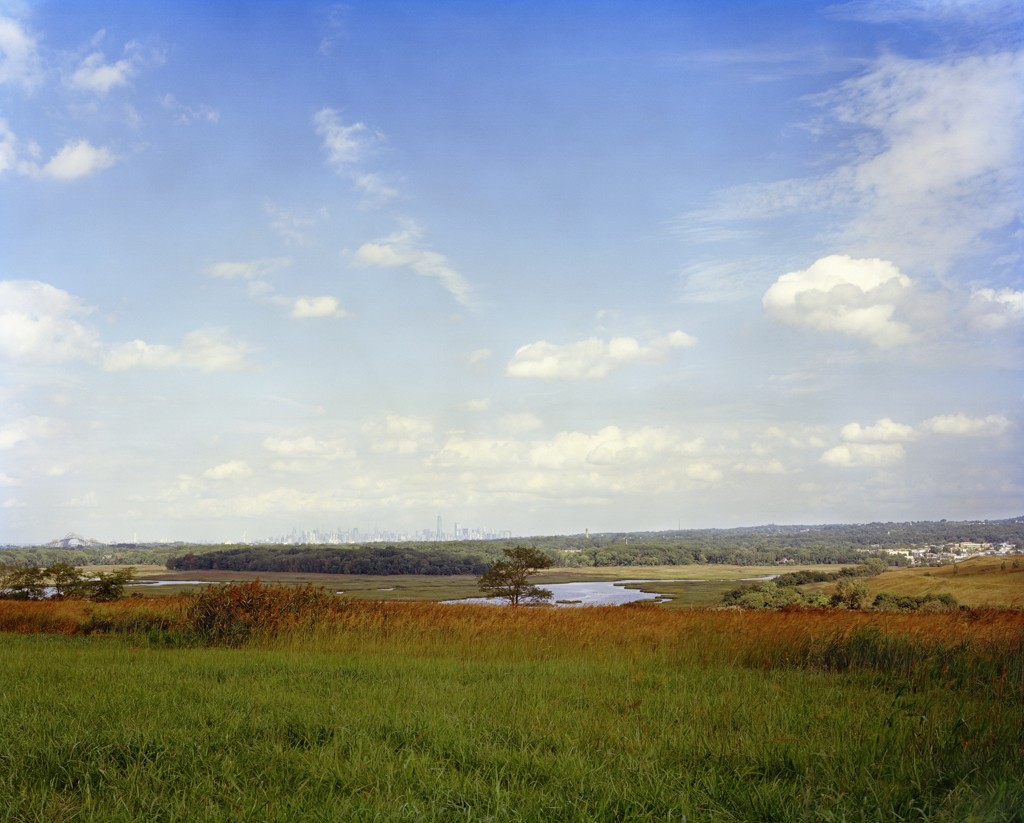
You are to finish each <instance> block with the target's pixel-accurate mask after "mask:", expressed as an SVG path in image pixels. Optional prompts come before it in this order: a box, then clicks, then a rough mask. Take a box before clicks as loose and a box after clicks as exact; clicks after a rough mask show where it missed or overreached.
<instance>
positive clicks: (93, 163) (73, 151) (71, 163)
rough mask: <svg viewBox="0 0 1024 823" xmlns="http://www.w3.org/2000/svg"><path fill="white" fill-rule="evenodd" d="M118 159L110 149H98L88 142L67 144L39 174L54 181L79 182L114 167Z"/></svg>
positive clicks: (80, 141)
mask: <svg viewBox="0 0 1024 823" xmlns="http://www.w3.org/2000/svg"><path fill="white" fill-rule="evenodd" d="M116 162H117V157H116V156H115V155H114V153H113V152H111V151H110V150H109V149H106V148H103V147H96V146H94V145H92V144H91V143H90V142H89V141H88V140H73V141H71V142H69V143H66V144H65V145H64V147H63V148H62V149H61V150H60V151H59V152H57V153H56V154H55V155H54V156H53V157H51V158H50V160H49V161H48V162H47V163H46V165H44V166H43V167H42V168H41V169H39V170H38V172H37V173H38V174H40V175H42V176H43V177H50V178H52V179H54V180H77V179H78V178H79V177H88V176H89V175H90V174H94V173H96V172H98V171H102V170H103V169H106V168H109V167H110V166H113V165H114V163H116Z"/></svg>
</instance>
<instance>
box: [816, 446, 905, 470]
mask: <svg viewBox="0 0 1024 823" xmlns="http://www.w3.org/2000/svg"><path fill="white" fill-rule="evenodd" d="M905 456H906V452H905V451H904V449H903V444H902V443H844V444H843V445H841V446H835V447H834V448H831V449H829V450H828V451H827V452H825V453H824V454H823V455H822V456H821V462H822V463H824V464H825V465H827V466H839V467H841V468H864V467H867V468H881V467H883V466H892V465H894V464H896V463H902V462H903V458H904V457H905Z"/></svg>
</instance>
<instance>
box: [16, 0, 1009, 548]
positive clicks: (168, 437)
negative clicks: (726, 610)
mask: <svg viewBox="0 0 1024 823" xmlns="http://www.w3.org/2000/svg"><path fill="white" fill-rule="evenodd" d="M1022 23H1024V19H1022V14H1021V11H1020V9H1019V7H1018V5H1017V4H1016V3H1010V2H1005V3H1004V2H1001V0H991V1H989V0H929V1H928V2H926V1H925V0H907V1H906V2H885V1H884V0H858V1H857V2H847V3H841V2H840V3H834V4H829V3H814V2H789V3H786V2H778V3H770V4H765V3H760V2H730V3H719V4H706V3H697V2H689V0H685V1H684V2H629V3H626V2H587V3H583V2H557V1H556V2H543V3H542V2H517V3H502V4H497V3H472V2H454V1H453V2H415V3H414V2H409V1H408V0H404V1H403V2H397V1H396V2H372V3H371V2H366V3H361V2H352V3H348V4H344V5H330V4H326V3H325V4H319V3H303V2H294V3H291V2H290V3H282V2H247V3H230V2H226V3H217V4H208V3H197V2H195V3H193V2H175V3H135V4H125V3H115V2H103V1H102V0H100V1H99V2H90V3H74V2H38V3H36V2H0V542H33V541H44V540H49V539H53V538H55V537H58V536H60V535H62V534H64V533H65V532H68V531H76V532H81V533H85V534H88V535H90V536H93V537H97V538H99V539H106V540H126V539H131V538H133V537H134V536H137V537H138V538H139V539H142V540H156V539H208V540H234V539H240V538H241V537H242V536H243V535H246V536H248V537H250V538H251V537H257V536H269V535H274V534H281V533H286V532H288V531H290V530H291V529H292V528H300V529H303V528H305V529H312V528H320V529H337V528H342V529H351V528H353V527H357V528H359V529H361V530H362V531H364V532H366V531H369V530H372V528H373V526H374V524H377V525H378V526H380V527H382V528H383V527H387V528H390V529H394V530H403V531H409V532H412V531H418V530H421V529H424V528H430V527H432V526H433V525H434V523H435V519H436V517H437V515H439V514H440V515H442V516H443V518H444V519H445V522H446V523H450V522H452V521H458V522H459V523H460V524H463V525H466V526H477V527H483V528H487V529H491V530H494V531H499V530H509V531H512V532H513V533H515V534H520V535H529V534H543V533H557V532H567V533H575V532H581V531H583V530H584V529H586V528H589V529H590V530H591V531H607V530H639V529H669V528H676V527H678V526H682V527H684V528H686V527H705V526H734V525H752V524H757V523H765V522H778V523H783V522H788V523H792V522H863V521H876V520H909V519H939V518H949V519H969V518H993V517H1006V516H1011V515H1017V514H1021V513H1024V470H1022V469H1021V466H1022V465H1024V461H1022V460H1021V454H1022V448H1021V427H1022V424H1024V404H1022V390H1024V381H1022V372H1021V364H1022V363H1024V356H1022V355H1024V346H1022V336H1021V332H1022V328H1024V276H1022V264H1021V253H1022V245H1024V244H1022V237H1024V231H1022V223H1021V214H1020V206H1021V193H1022V186H1021V183H1022V174H1021V163H1022V159H1021V158H1022V146H1021V141H1022V134H1024V128H1022V126H1024V123H1022V120H1024V92H1022V88H1024V85H1022V79H1024V49H1022V43H1021V36H1020V33H1021V31H1022Z"/></svg>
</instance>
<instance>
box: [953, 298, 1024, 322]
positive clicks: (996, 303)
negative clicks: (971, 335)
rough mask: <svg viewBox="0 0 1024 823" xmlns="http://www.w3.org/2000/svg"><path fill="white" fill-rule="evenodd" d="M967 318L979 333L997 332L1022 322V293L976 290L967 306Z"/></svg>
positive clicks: (1023, 309) (1023, 314)
mask: <svg viewBox="0 0 1024 823" xmlns="http://www.w3.org/2000/svg"><path fill="white" fill-rule="evenodd" d="M966 311H967V317H968V321H969V322H970V324H971V325H972V326H974V327H975V328H976V329H979V330H981V331H999V330H1001V329H1005V328H1006V327H1008V326H1012V325H1015V324H1017V323H1021V322H1024V291H1014V290H1013V289H999V290H998V291H997V290H995V289H977V290H976V291H974V292H973V293H972V294H971V298H970V301H969V303H968V304H967V310H966Z"/></svg>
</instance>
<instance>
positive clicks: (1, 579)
mask: <svg viewBox="0 0 1024 823" xmlns="http://www.w3.org/2000/svg"><path fill="white" fill-rule="evenodd" d="M0 597H3V598H5V599H7V600H43V599H44V598H45V597H46V576H45V574H44V573H43V570H42V569H40V568H39V567H38V566H4V567H2V568H0Z"/></svg>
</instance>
